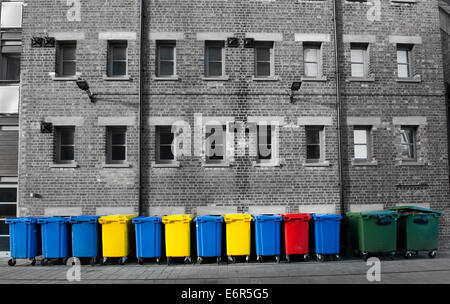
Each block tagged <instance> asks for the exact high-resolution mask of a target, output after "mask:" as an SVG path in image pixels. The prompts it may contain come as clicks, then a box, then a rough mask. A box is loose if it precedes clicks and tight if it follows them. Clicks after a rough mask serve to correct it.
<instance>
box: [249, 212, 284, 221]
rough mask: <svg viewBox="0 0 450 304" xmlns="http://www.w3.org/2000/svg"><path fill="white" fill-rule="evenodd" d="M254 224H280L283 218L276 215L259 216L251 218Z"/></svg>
mask: <svg viewBox="0 0 450 304" xmlns="http://www.w3.org/2000/svg"><path fill="white" fill-rule="evenodd" d="M253 220H254V221H255V222H270V221H271V222H281V221H282V220H283V217H282V216H281V215H277V214H260V215H256V216H254V217H253Z"/></svg>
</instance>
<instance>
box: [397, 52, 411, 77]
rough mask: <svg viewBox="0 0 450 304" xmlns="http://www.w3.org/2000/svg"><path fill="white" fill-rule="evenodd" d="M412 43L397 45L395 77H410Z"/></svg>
mask: <svg viewBox="0 0 450 304" xmlns="http://www.w3.org/2000/svg"><path fill="white" fill-rule="evenodd" d="M412 50H413V46H412V45H404V44H398V45H397V77H398V78H411V77H412V63H411V62H412Z"/></svg>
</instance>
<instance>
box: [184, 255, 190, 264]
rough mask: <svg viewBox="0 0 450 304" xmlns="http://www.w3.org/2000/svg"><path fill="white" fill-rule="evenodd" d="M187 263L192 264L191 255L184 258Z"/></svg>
mask: <svg viewBox="0 0 450 304" xmlns="http://www.w3.org/2000/svg"><path fill="white" fill-rule="evenodd" d="M184 262H185V263H186V264H192V258H191V257H190V256H188V257H185V258H184Z"/></svg>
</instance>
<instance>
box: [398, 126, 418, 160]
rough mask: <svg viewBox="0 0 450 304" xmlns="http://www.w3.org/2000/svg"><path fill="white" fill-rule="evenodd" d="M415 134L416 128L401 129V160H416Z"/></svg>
mask: <svg viewBox="0 0 450 304" xmlns="http://www.w3.org/2000/svg"><path fill="white" fill-rule="evenodd" d="M416 133H417V127H411V126H407V127H405V126H403V127H401V130H400V134H401V149H402V159H403V160H416V158H417V155H416V154H417V151H416Z"/></svg>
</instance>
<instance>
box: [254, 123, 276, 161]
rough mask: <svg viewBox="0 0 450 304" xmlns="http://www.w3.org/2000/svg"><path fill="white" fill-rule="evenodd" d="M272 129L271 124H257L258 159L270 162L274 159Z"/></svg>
mask: <svg viewBox="0 0 450 304" xmlns="http://www.w3.org/2000/svg"><path fill="white" fill-rule="evenodd" d="M272 131H273V126H271V125H258V126H257V137H258V138H257V141H258V151H257V153H258V154H257V156H258V161H259V162H268V161H271V160H272V157H273V153H272V152H273V151H272V146H273V143H272Z"/></svg>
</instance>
